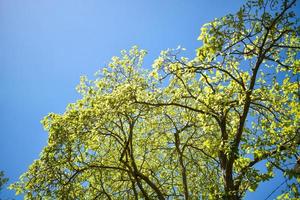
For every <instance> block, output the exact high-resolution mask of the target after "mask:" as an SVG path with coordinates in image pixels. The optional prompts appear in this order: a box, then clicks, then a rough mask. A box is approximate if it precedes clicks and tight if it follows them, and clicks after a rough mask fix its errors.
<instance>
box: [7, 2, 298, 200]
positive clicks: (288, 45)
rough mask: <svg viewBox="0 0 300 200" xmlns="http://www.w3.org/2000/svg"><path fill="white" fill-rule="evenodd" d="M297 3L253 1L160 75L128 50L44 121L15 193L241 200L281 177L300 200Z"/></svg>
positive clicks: (164, 57)
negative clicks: (38, 149) (43, 133)
mask: <svg viewBox="0 0 300 200" xmlns="http://www.w3.org/2000/svg"><path fill="white" fill-rule="evenodd" d="M295 4H296V0H283V1H268V0H266V1H262V0H258V1H248V2H247V3H246V4H245V5H244V6H243V7H242V8H241V9H240V10H239V11H238V12H237V13H236V14H235V15H232V14H229V15H226V16H225V17H222V18H220V19H216V20H214V21H212V22H211V23H208V24H206V25H204V26H203V28H202V29H201V34H200V36H199V39H200V40H202V41H203V45H202V46H201V47H200V48H198V49H197V55H196V56H195V58H193V59H191V60H189V59H188V58H185V57H180V52H181V51H183V50H184V49H182V48H177V49H171V50H167V51H162V53H161V55H160V56H159V58H157V59H156V60H155V62H154V64H153V70H152V71H151V72H148V71H147V70H146V69H143V68H142V65H143V58H144V56H145V55H146V51H144V50H139V49H138V48H137V47H133V48H132V49H131V50H130V51H122V52H121V56H120V57H113V58H112V61H111V62H110V64H109V65H108V66H107V67H106V68H104V69H103V71H102V72H100V73H98V75H97V79H96V80H93V81H92V80H88V79H87V78H86V77H82V78H81V83H80V85H79V86H78V88H77V89H78V91H79V92H80V93H81V94H82V99H80V100H78V101H77V102H76V103H73V104H70V105H69V106H68V107H67V109H66V111H65V113H63V114H54V113H50V114H49V115H48V116H46V117H45V118H44V120H43V121H42V123H43V125H44V127H45V129H46V130H47V131H48V132H49V139H48V145H47V146H46V147H45V148H44V150H43V151H42V153H41V156H40V158H39V159H38V160H36V161H34V163H33V164H32V165H31V166H30V167H29V170H28V171H27V172H26V173H25V174H23V175H22V176H21V178H20V181H19V182H17V183H14V184H13V185H11V186H10V187H11V188H12V189H14V190H16V192H17V193H24V194H25V197H26V198H28V199H41V198H43V199H140V198H142V199H160V200H163V199H228V200H229V199H230V200H238V199H242V198H243V197H244V195H245V192H246V191H247V190H249V191H255V189H256V187H257V186H258V185H259V184H260V183H261V182H263V181H267V180H270V179H272V178H273V177H275V176H276V175H277V174H278V173H279V172H280V171H281V172H283V173H284V175H285V176H286V177H288V178H289V179H290V182H287V183H289V185H290V188H291V190H290V191H286V192H285V193H283V194H282V195H281V197H279V198H281V199H284V198H293V197H295V199H296V198H299V192H298V189H297V188H298V187H299V182H300V179H299V170H298V171H297V170H296V169H297V166H298V165H296V166H295V169H293V167H291V165H290V163H296V161H297V159H299V153H298V151H299V144H300V142H299V137H300V130H299V121H300V109H299V98H300V96H299V70H300V60H299V59H297V56H299V49H300V39H299V33H300V27H299V19H298V18H296V16H295V13H294V7H295ZM259 163H262V164H261V165H260V167H257V164H259ZM287 164H289V165H287Z"/></svg>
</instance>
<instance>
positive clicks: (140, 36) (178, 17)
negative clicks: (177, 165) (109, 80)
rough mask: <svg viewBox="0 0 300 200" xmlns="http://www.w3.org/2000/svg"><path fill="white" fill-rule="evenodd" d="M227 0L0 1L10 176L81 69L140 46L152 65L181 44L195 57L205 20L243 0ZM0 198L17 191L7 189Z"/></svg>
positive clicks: (263, 191)
mask: <svg viewBox="0 0 300 200" xmlns="http://www.w3.org/2000/svg"><path fill="white" fill-rule="evenodd" d="M227 2H228V3H225V1H224V0H194V1H193V0H106V1H104V0H0V127H1V130H0V134H1V139H0V152H1V153H0V170H4V171H5V174H6V176H7V177H8V178H10V182H9V183H12V182H15V181H17V179H18V177H19V176H20V175H21V174H22V173H23V172H25V171H26V170H27V168H28V166H29V165H30V164H31V163H32V162H33V160H35V159H38V157H39V153H40V152H41V150H42V148H43V147H44V146H45V145H46V144H47V133H46V132H45V131H44V130H43V128H42V125H41V124H40V120H41V119H42V118H43V117H44V116H45V115H47V114H48V113H49V112H55V113H63V112H64V110H65V107H66V106H67V104H68V103H71V102H74V101H76V99H79V98H80V96H79V95H78V94H77V93H76V90H75V87H76V85H77V84H78V83H79V78H80V76H81V75H88V77H89V78H93V74H94V73H95V72H96V71H98V70H99V69H101V68H102V67H103V66H105V65H106V64H107V63H108V62H109V61H110V58H111V57H112V56H114V55H119V52H120V50H122V49H129V48H130V47H132V46H133V45H138V46H139V47H140V48H142V49H146V50H147V51H148V56H147V57H146V62H145V67H151V62H152V61H153V60H154V58H155V57H157V56H158V55H159V52H160V51H161V50H164V49H167V48H176V47H177V46H178V45H181V46H182V47H185V48H187V54H188V55H189V57H193V56H194V55H195V49H196V48H197V47H199V46H200V45H201V42H200V41H197V37H198V35H199V33H200V28H201V26H202V25H203V24H205V23H208V22H210V21H211V20H213V19H214V18H217V17H221V16H224V15H225V14H228V13H234V12H236V11H238V9H239V7H240V6H241V5H242V3H243V2H244V1H241V0H230V1H227ZM281 182H282V179H281V178H277V179H275V180H274V181H272V182H271V183H267V184H264V185H263V186H262V187H260V188H259V189H258V191H257V192H256V193H249V194H248V195H247V197H246V199H247V200H250V199H264V198H265V197H266V196H268V194H269V193H270V192H271V191H272V190H273V189H275V188H276V186H278V185H279V184H280V183H281ZM1 197H2V198H15V197H14V192H12V191H8V190H6V189H4V190H3V191H2V192H1V193H0V198H1ZM273 197H274V196H273ZM16 199H22V197H21V196H19V197H16Z"/></svg>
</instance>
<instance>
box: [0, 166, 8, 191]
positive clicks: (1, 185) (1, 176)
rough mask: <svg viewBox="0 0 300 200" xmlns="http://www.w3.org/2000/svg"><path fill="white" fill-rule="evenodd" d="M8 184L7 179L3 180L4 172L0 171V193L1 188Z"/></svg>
mask: <svg viewBox="0 0 300 200" xmlns="http://www.w3.org/2000/svg"><path fill="white" fill-rule="evenodd" d="M7 182H8V178H5V176H4V172H3V171H0V191H1V190H2V187H3V186H4V185H5V184H6V183H7Z"/></svg>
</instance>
